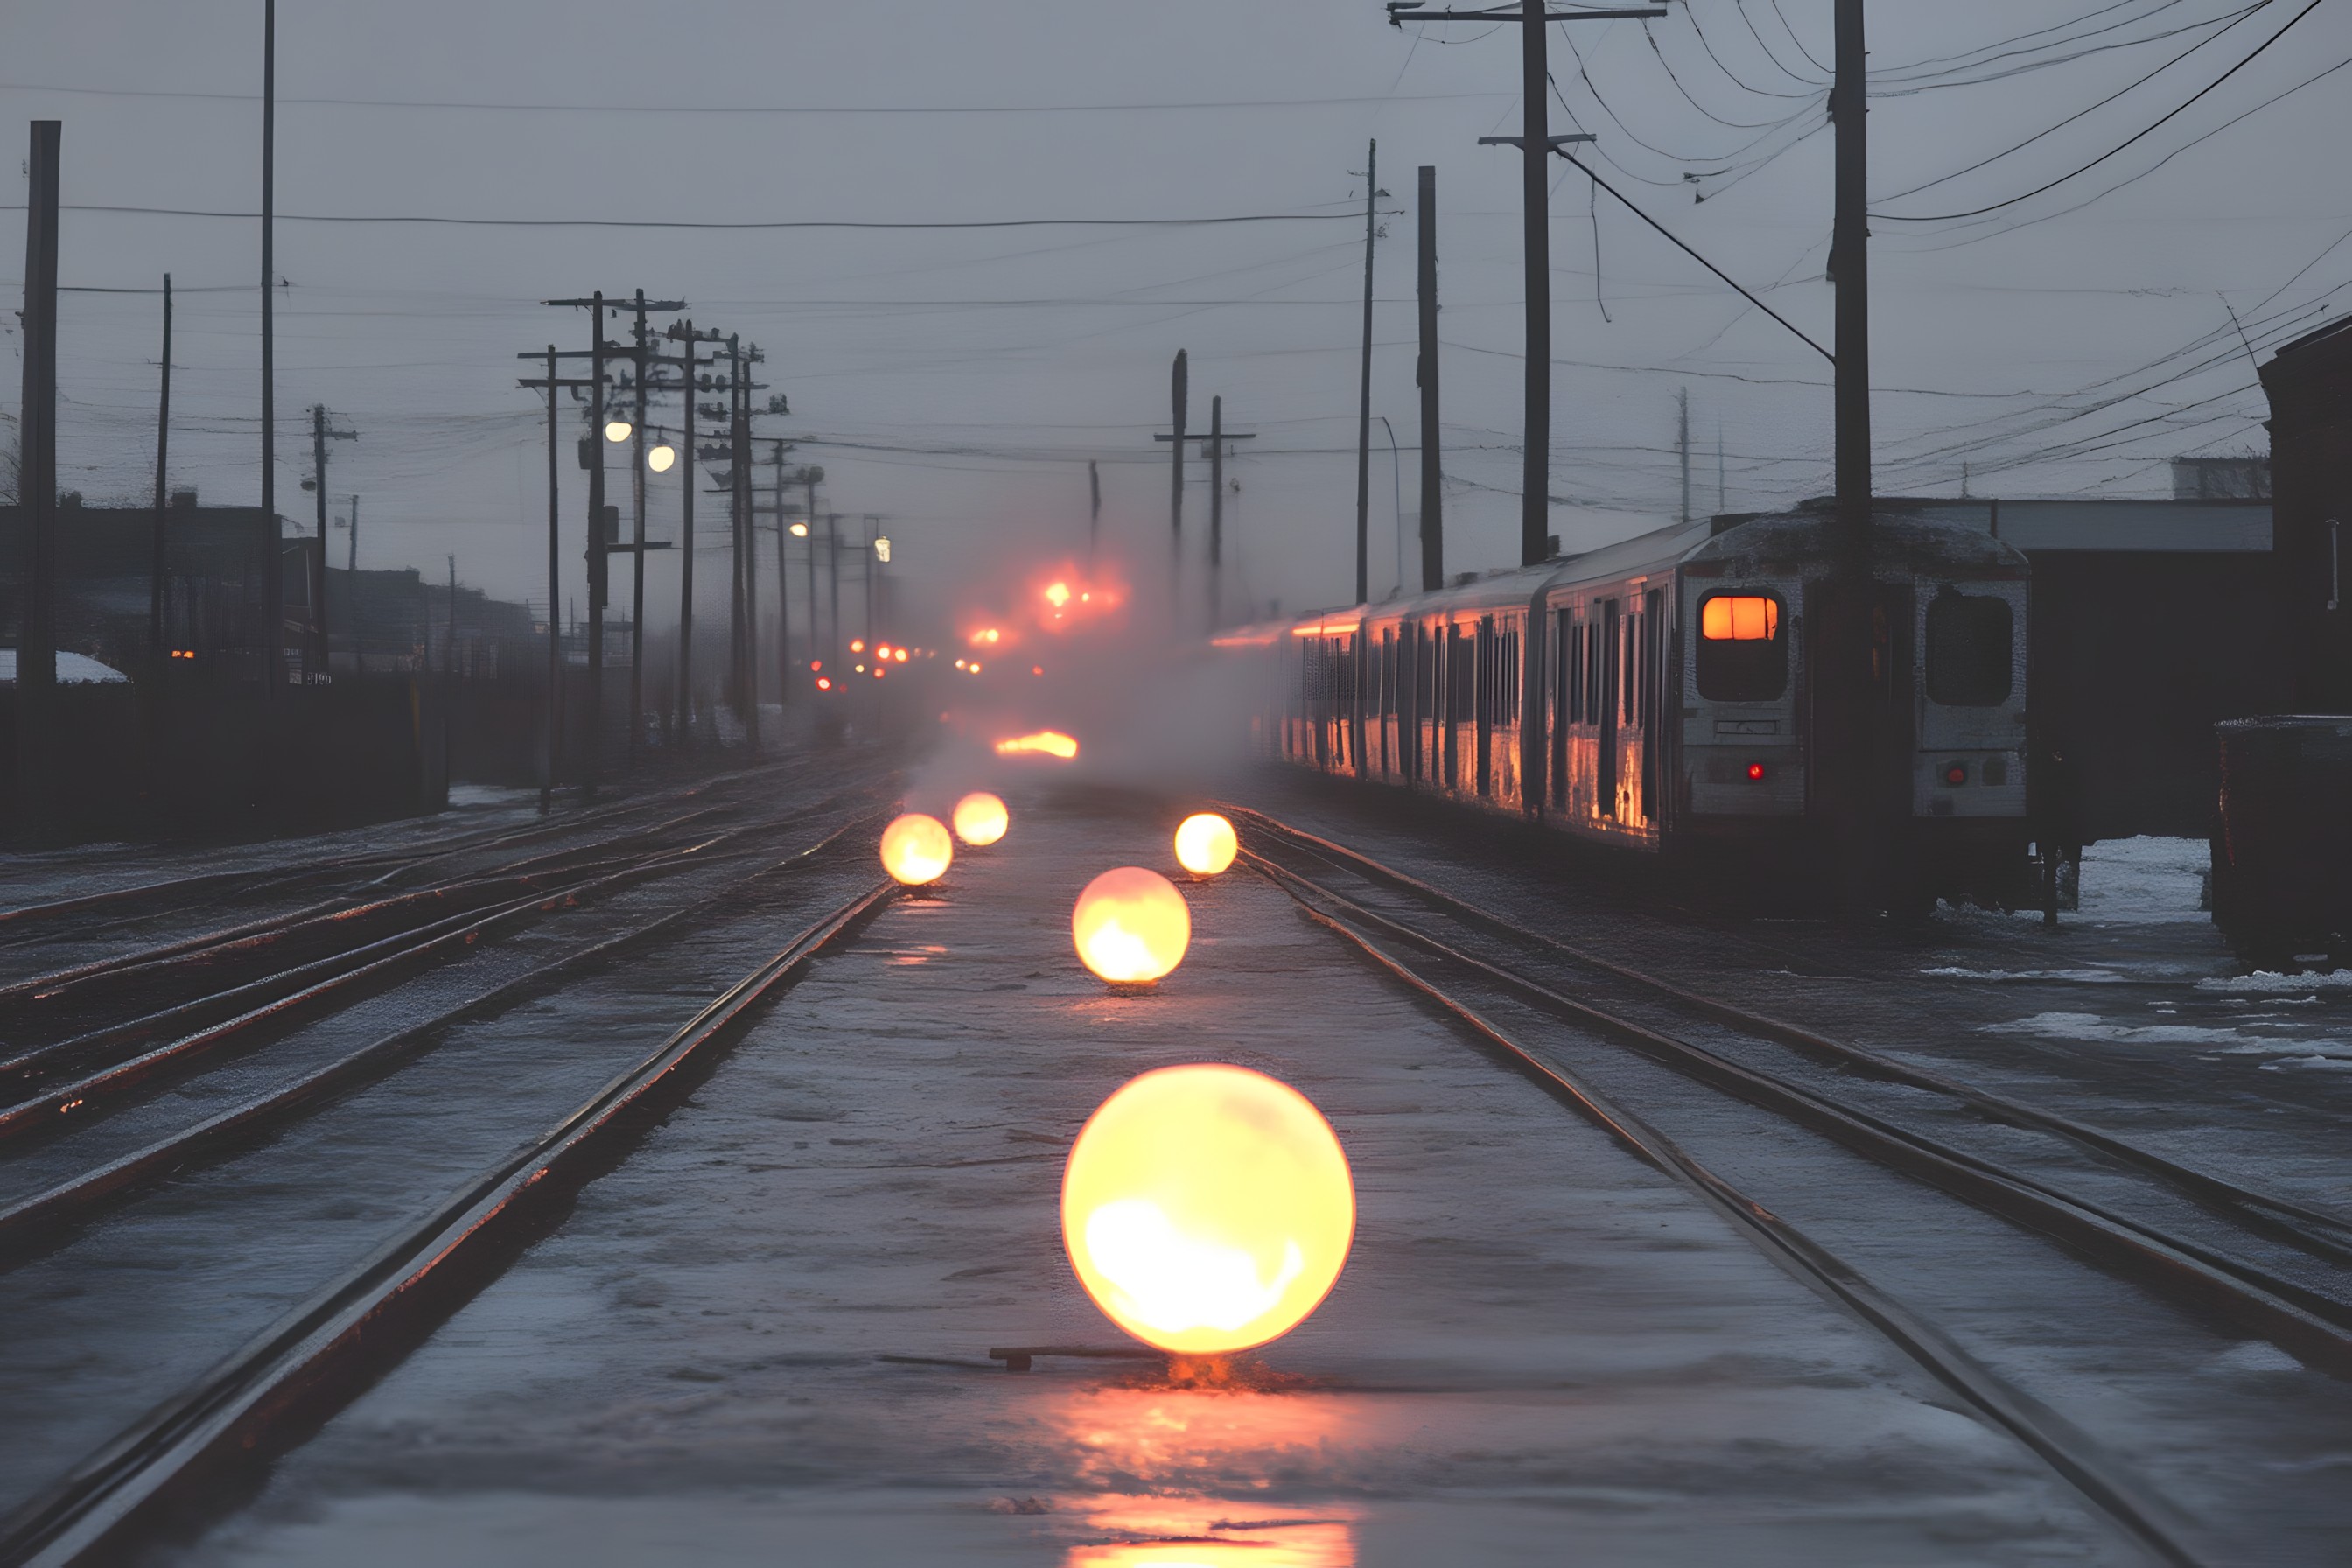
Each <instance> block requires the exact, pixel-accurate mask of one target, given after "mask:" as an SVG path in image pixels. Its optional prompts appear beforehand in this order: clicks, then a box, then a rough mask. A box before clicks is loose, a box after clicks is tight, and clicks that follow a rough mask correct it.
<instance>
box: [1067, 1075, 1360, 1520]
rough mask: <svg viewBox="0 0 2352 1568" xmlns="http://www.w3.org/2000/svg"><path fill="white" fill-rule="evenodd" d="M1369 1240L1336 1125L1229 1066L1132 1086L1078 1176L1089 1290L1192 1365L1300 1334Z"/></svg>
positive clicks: (1077, 1224)
mask: <svg viewBox="0 0 2352 1568" xmlns="http://www.w3.org/2000/svg"><path fill="white" fill-rule="evenodd" d="M1355 1230H1356V1190H1355V1182H1354V1179H1353V1178H1352V1177H1351V1176H1350V1174H1349V1170H1348V1157H1347V1154H1346V1152H1344V1151H1343V1150H1342V1149H1341V1148H1340V1146H1339V1136H1338V1135H1337V1134H1336V1133H1334V1132H1333V1131H1331V1124H1330V1123H1329V1122H1328V1121H1325V1120H1324V1117H1323V1113H1322V1112H1321V1111H1319V1110H1317V1109H1316V1108H1315V1106H1314V1104H1313V1103H1312V1102H1311V1101H1309V1100H1307V1097H1306V1096H1305V1095H1302V1094H1300V1093H1299V1092H1298V1091H1297V1089H1292V1088H1291V1087H1290V1086H1289V1085H1288V1084H1286V1083H1282V1082H1279V1081H1277V1080H1276V1079H1270V1078H1268V1077H1266V1076H1265V1074H1263V1073H1257V1072H1252V1071H1251V1070H1249V1069H1248V1068H1240V1067H1233V1066H1230V1065H1227V1064H1223V1063H1202V1064H1197V1065H1193V1066H1188V1067H1173V1068H1160V1069H1159V1070H1157V1071H1154V1072H1148V1073H1145V1074H1144V1075H1143V1076H1142V1077H1140V1078H1138V1079H1133V1080H1131V1081H1130V1082H1129V1083H1128V1084H1127V1085H1125V1086H1124V1087H1123V1088H1121V1089H1119V1090H1118V1092H1117V1093H1116V1094H1113V1095H1112V1096H1111V1097H1110V1098H1109V1099H1108V1100H1105V1101H1104V1102H1103V1103H1102V1106H1101V1108H1100V1109H1099V1110H1097V1111H1096V1112H1095V1113H1094V1115H1093V1116H1091V1117H1089V1118H1087V1124H1086V1126H1085V1127H1084V1128H1082V1129H1081V1130H1080V1131H1079V1132H1078V1136H1077V1140H1076V1142H1075V1143H1073V1144H1072V1145H1071V1148H1070V1158H1069V1163H1068V1164H1067V1165H1066V1167H1065V1169H1064V1172H1063V1175H1062V1243H1063V1246H1064V1247H1065V1248H1066V1250H1067V1251H1068V1253H1069V1257H1070V1265H1071V1267H1072V1268H1074V1269H1075V1270H1076V1273H1077V1276H1078V1282H1079V1283H1080V1284H1081V1285H1083V1286H1085V1287H1086V1291H1087V1295H1088V1296H1090V1297H1092V1298H1093V1299H1094V1302H1095V1305H1096V1306H1097V1307H1099V1308H1101V1309H1102V1310H1103V1311H1104V1313H1105V1314H1107V1315H1108V1317H1109V1318H1110V1319H1111V1321H1114V1322H1116V1323H1117V1324H1118V1326H1119V1327H1120V1328H1122V1329H1124V1330H1126V1331H1128V1332H1129V1333H1130V1334H1133V1335H1134V1336H1135V1337H1136V1338H1138V1339H1139V1340H1142V1341H1144V1342H1146V1343H1148V1344H1151V1345H1156V1346H1158V1347H1159V1348H1160V1349H1161V1350H1165V1351H1172V1352H1177V1353H1179V1354H1189V1355H1220V1354H1223V1353H1226V1352H1232V1351H1240V1350H1247V1349H1249V1348H1250V1347H1251V1346H1253V1345H1262V1344H1265V1342H1267V1341H1269V1340H1274V1339H1278V1338H1280V1337H1281V1336H1282V1335H1284V1334H1286V1333H1288V1332H1289V1331H1291V1330H1292V1329H1294V1328H1296V1327H1297V1326H1298V1325H1299V1324H1300V1323H1301V1322H1303V1321H1306V1319H1307V1314H1309V1313H1311V1312H1312V1311H1314V1310H1315V1309H1316V1308H1317V1307H1318V1305H1320V1304H1321V1303H1322V1300H1323V1298H1324V1297H1325V1296H1327V1295H1328V1294H1329V1293H1330V1290H1331V1287H1332V1286H1333V1285H1334V1284H1336V1283H1338V1281H1339V1272H1340V1270H1341V1269H1342V1268H1345V1267H1346V1265H1347V1261H1348V1249H1349V1246H1350V1245H1351V1244H1352V1242H1353V1240H1354V1238H1355ZM1179 1561H1181V1560H1179Z"/></svg>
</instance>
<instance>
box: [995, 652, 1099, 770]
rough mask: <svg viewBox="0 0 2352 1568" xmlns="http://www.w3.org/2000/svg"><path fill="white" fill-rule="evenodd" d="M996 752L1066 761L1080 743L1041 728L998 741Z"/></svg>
mask: <svg viewBox="0 0 2352 1568" xmlns="http://www.w3.org/2000/svg"><path fill="white" fill-rule="evenodd" d="M971 668H972V669H973V671H974V672H975V673H977V672H978V671H979V669H980V666H978V665H976V664H975V665H973V666H972V667H971ZM996 754H997V755H998V756H1000V757H1025V756H1031V755H1040V756H1047V757H1059V758H1060V759H1061V760H1062V761H1064V762H1068V761H1069V760H1070V759H1071V758H1073V757H1075V756H1076V755H1077V754H1078V743H1077V742H1076V741H1075V740H1073V739H1072V738H1071V737H1069V736H1067V735H1065V734H1063V733H1062V732H1061V731H1059V730H1040V731H1037V732H1036V733H1035V734H1034V735H1010V736H1007V737H1006V738H1005V739H1003V740H1002V741H999V742H996Z"/></svg>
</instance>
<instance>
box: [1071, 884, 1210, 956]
mask: <svg viewBox="0 0 2352 1568" xmlns="http://www.w3.org/2000/svg"><path fill="white" fill-rule="evenodd" d="M1070 940H1071V941H1072V942H1076V944H1077V949H1078V957H1079V958H1080V959H1081V960H1082V961H1083V962H1084V963H1085V964H1086V966H1087V968H1088V969H1091V970H1093V971H1094V972H1095V973H1097V974H1099V975H1101V976H1102V977H1103V978H1104V979H1105V980H1108V981H1109V982H1110V983H1111V984H1114V985H1148V984H1151V983H1152V982H1153V981H1156V980H1159V979H1160V978H1161V977H1162V976H1163V975H1165V974H1167V973H1169V972H1170V971H1171V970H1172V969H1174V968H1175V967H1176V966H1177V965H1178V964H1180V963H1183V962H1184V950H1185V949H1186V948H1189V947H1191V946H1192V909H1191V907H1190V906H1189V905H1187V904H1186V903H1185V902H1184V895H1183V894H1181V893H1180V892H1178V891H1177V890H1176V884H1175V883H1173V882H1171V881H1170V880H1169V879H1167V878H1165V877H1163V876H1161V875H1160V873H1159V872H1157V871H1147V870H1145V869H1144V868H1142V867H1140V866H1121V867H1119V868H1118V869H1117V870H1114V871H1105V872H1104V873H1103V874H1102V875H1101V876H1099V877H1097V878H1096V879H1094V880H1093V881H1091V882H1088V883H1087V888H1086V891H1084V892H1082V893H1080V894H1079V895H1078V901H1077V905H1076V908H1074V909H1073V910H1071V911H1070Z"/></svg>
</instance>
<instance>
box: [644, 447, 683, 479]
mask: <svg viewBox="0 0 2352 1568" xmlns="http://www.w3.org/2000/svg"><path fill="white" fill-rule="evenodd" d="M675 462H677V447H672V446H670V445H669V444H668V443H667V442H664V443H663V444H662V445H661V446H658V447H655V448H654V449H653V450H652V451H650V452H647V453H646V468H651V469H652V470H653V471H654V472H655V473H657V474H666V473H668V472H669V470H670V465H671V464H673V463H675Z"/></svg>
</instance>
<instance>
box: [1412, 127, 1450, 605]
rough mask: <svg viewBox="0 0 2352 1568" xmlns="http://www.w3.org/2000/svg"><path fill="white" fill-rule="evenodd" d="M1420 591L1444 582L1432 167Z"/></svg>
mask: <svg viewBox="0 0 2352 1568" xmlns="http://www.w3.org/2000/svg"><path fill="white" fill-rule="evenodd" d="M1420 251H1421V267H1420V279H1419V283H1418V285H1417V288H1416V290H1415V292H1416V294H1417V295H1418V302H1419V305H1420V311H1421V363H1420V366H1419V369H1418V371H1417V373H1416V374H1415V376H1414V379H1415V380H1416V381H1417V382H1418V383H1419V384H1420V386H1421V591H1422V592H1423V593H1424V594H1433V593H1435V592H1436V591H1437V590H1438V589H1440V588H1443V587H1444V586H1445V468H1444V461H1445V448H1444V437H1443V434H1442V432H1441V430H1440V428H1439V426H1438V418H1437V415H1438V404H1437V170H1436V168H1435V167H1434V166H1433V165H1432V164H1428V163H1423V165H1422V166H1421V243H1420Z"/></svg>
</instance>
